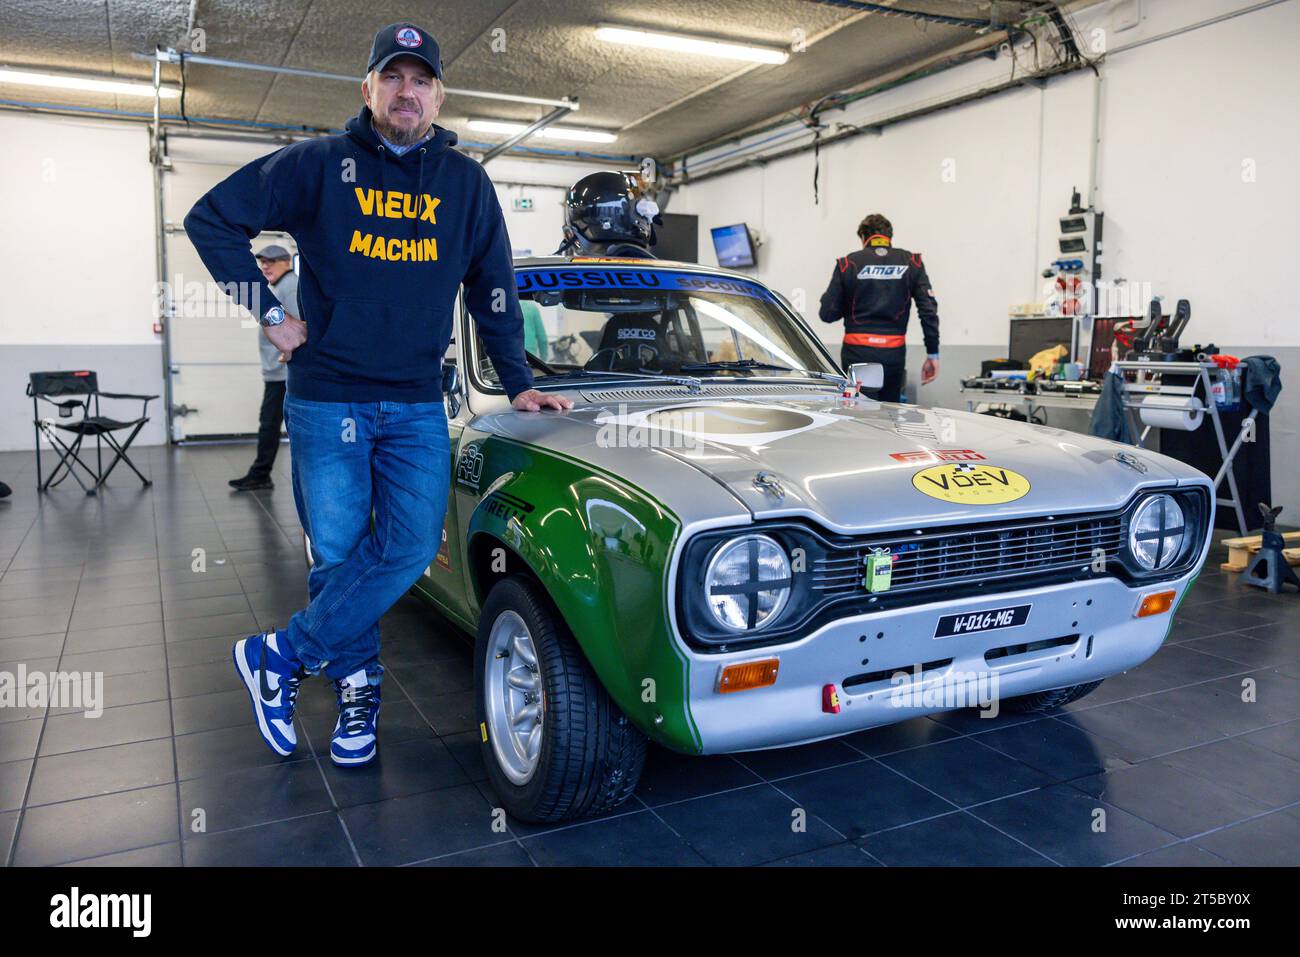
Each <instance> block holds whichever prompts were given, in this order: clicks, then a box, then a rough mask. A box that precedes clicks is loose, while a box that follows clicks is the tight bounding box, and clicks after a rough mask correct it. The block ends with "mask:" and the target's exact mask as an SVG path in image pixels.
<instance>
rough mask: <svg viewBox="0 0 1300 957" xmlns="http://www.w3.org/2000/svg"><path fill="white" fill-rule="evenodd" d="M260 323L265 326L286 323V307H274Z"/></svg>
mask: <svg viewBox="0 0 1300 957" xmlns="http://www.w3.org/2000/svg"><path fill="white" fill-rule="evenodd" d="M258 322H260V323H261V324H262V325H264V326H278V325H279V324H280V323H282V322H284V307H283V306H272V307H271V308H270V309H268V310H266V312H265V313H264V314H263V316H262V318H261V319H259V320H258Z"/></svg>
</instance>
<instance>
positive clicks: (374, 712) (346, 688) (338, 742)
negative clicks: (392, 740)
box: [330, 668, 379, 767]
mask: <svg viewBox="0 0 1300 957" xmlns="http://www.w3.org/2000/svg"><path fill="white" fill-rule="evenodd" d="M334 693H335V694H336V695H338V702H339V719H338V721H337V722H335V724H334V737H333V738H331V739H330V760H331V761H333V762H334V763H335V764H337V765H339V766H341V767H352V766H355V765H358V764H367V763H369V762H370V761H371V760H372V759H373V758H374V756H375V753H376V752H377V750H378V744H377V742H376V740H375V736H376V728H375V726H376V725H377V724H378V723H379V685H372V684H371V683H370V679H369V677H367V676H366V672H365V669H364V668H363V669H362V670H360V671H358V672H357V673H356V674H351V675H348V676H347V677H346V678H343V679H342V680H340V681H335V682H334Z"/></svg>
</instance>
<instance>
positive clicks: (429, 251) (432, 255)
mask: <svg viewBox="0 0 1300 957" xmlns="http://www.w3.org/2000/svg"><path fill="white" fill-rule="evenodd" d="M420 248H421V249H423V250H424V258H425V259H437V258H438V240H436V239H434V238H432V237H425V238H423V239H421V240H420Z"/></svg>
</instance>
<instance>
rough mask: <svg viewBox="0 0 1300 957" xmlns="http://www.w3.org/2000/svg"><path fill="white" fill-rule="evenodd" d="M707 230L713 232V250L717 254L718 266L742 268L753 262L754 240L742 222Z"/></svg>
mask: <svg viewBox="0 0 1300 957" xmlns="http://www.w3.org/2000/svg"><path fill="white" fill-rule="evenodd" d="M709 232H711V233H712V234H713V251H714V253H716V254H717V257H718V265H719V266H723V267H725V268H727V269H743V268H745V267H747V266H753V265H754V264H755V259H754V240H753V239H752V238H751V237H750V235H749V227H748V226H746V225H745V224H744V223H736V224H735V225H734V226H715V227H713V228H712V229H711V230H709Z"/></svg>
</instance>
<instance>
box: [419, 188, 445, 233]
mask: <svg viewBox="0 0 1300 957" xmlns="http://www.w3.org/2000/svg"><path fill="white" fill-rule="evenodd" d="M441 202H442V200H440V199H438V198H437V197H435V196H430V195H429V194H428V193H425V194H424V212H423V213H422V214H421V215H420V218H421V219H427V220H428V221H429V222H431V223H433V224H434V225H435V226H436V225H438V220H437V219H436V218H435V217H434V215H433V211H434V210H435V209H437V208H438V204H439V203H441Z"/></svg>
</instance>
